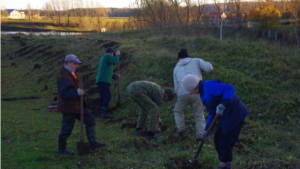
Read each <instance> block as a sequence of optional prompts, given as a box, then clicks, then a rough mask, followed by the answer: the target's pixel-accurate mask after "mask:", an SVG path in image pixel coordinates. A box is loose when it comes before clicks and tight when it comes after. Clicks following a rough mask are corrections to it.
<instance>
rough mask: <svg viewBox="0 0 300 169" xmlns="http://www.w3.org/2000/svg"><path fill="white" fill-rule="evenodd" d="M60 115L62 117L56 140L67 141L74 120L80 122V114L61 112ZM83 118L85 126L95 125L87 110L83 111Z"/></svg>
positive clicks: (92, 116)
mask: <svg viewBox="0 0 300 169" xmlns="http://www.w3.org/2000/svg"><path fill="white" fill-rule="evenodd" d="M61 114H62V115H63V118H62V127H61V131H60V134H59V136H58V138H59V139H67V138H68V137H69V136H70V135H71V133H72V130H73V128H74V124H75V120H76V119H77V120H79V121H80V114H75V113H65V112H62V113H61ZM83 118H84V124H85V125H86V126H94V125H95V124H96V121H95V117H94V115H93V114H92V113H91V112H90V111H89V109H87V108H85V109H84V113H83Z"/></svg>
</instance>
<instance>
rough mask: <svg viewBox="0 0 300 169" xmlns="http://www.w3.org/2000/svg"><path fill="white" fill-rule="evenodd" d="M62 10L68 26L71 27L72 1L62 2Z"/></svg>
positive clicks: (65, 0) (64, 0) (63, 0)
mask: <svg viewBox="0 0 300 169" xmlns="http://www.w3.org/2000/svg"><path fill="white" fill-rule="evenodd" d="M62 9H63V15H64V22H65V24H67V25H70V22H71V21H70V18H71V11H70V9H71V2H70V0H62Z"/></svg>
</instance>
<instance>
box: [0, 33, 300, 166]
mask: <svg viewBox="0 0 300 169" xmlns="http://www.w3.org/2000/svg"><path fill="white" fill-rule="evenodd" d="M109 46H110V47H114V48H118V49H120V50H121V60H120V73H121V80H120V90H121V107H117V108H116V109H114V110H112V114H113V115H114V116H115V117H117V118H116V119H114V120H104V119H100V118H98V117H97V118H96V123H97V125H96V132H97V139H98V140H99V141H101V142H105V143H106V144H107V147H105V148H102V149H98V150H95V151H93V152H92V153H91V154H90V155H88V156H78V155H75V156H73V157H64V156H60V155H58V153H57V137H58V134H59V130H60V127H61V114H60V113H59V112H52V111H50V110H48V108H47V107H48V105H49V102H50V101H52V100H53V98H54V97H55V96H56V91H57V87H56V76H57V75H58V72H59V70H60V69H61V67H62V66H63V64H64V61H63V59H64V57H65V56H66V55H67V54H70V53H73V54H75V55H77V56H78V57H79V59H80V60H82V61H83V64H82V65H80V66H79V69H78V71H77V72H78V73H79V74H82V75H83V80H84V84H83V86H84V89H85V91H86V92H87V94H88V95H89V98H87V101H88V103H89V106H90V109H91V110H92V112H93V113H94V114H95V115H96V116H97V115H98V114H97V101H98V93H97V86H96V85H95V76H96V73H97V64H98V61H99V59H100V57H101V56H102V55H103V53H104V49H105V48H106V47H109ZM181 48H187V49H188V50H189V53H190V56H191V57H201V58H203V59H204V60H207V61H209V62H211V63H212V65H213V66H214V71H213V72H211V73H205V74H204V75H203V78H204V79H216V78H217V79H220V80H222V81H224V82H226V83H231V84H233V85H234V86H235V87H236V91H237V94H238V95H239V96H240V98H241V99H242V100H243V102H244V103H245V105H246V106H247V108H248V109H249V111H250V115H248V116H247V118H246V122H245V125H244V127H243V129H242V132H241V135H240V138H239V142H238V143H237V144H236V146H235V147H234V155H233V156H234V157H233V158H234V161H233V168H235V169H258V168H272V169H283V168H285V169H286V168H288V169H295V168H300V161H299V159H300V145H299V141H300V136H299V132H300V118H299V112H300V106H299V105H300V99H299V98H300V91H299V89H300V88H299V86H300V80H299V77H300V69H299V64H300V58H299V56H300V53H299V50H297V48H294V47H282V46H281V45H280V44H278V43H273V42H267V41H264V40H259V39H255V38H248V39H242V38H237V36H236V37H234V38H232V39H231V37H226V38H224V39H223V41H219V40H218V38H214V37H213V36H209V35H208V36H191V37H189V36H179V35H176V36H175V35H173V36H164V35H157V36H152V35H149V36H148V34H147V35H145V33H143V32H123V33H111V34H101V35H97V34H92V35H84V36H42V35H40V36H34V35H22V34H15V35H2V36H1V99H2V100H1V135H2V143H1V144H2V145H1V151H2V157H1V162H2V164H1V167H2V168H57V169H59V168H76V167H81V168H136V169H139V168H168V169H171V168H172V169H173V168H197V167H198V168H216V165H217V163H218V157H217V153H216V152H215V149H214V145H213V138H211V139H210V140H209V141H208V142H206V143H205V145H204V147H203V148H202V150H201V153H200V155H199V157H198V166H195V164H192V163H189V161H188V160H191V159H192V158H193V156H194V155H195V151H196V150H197V148H198V146H199V145H198V144H197V143H196V141H195V139H194V137H193V133H194V130H195V129H194V120H193V116H192V112H191V109H187V110H186V111H185V115H186V124H187V126H189V128H188V135H189V137H188V139H186V140H184V141H182V142H180V141H179V139H178V136H177V134H175V133H174V127H175V123H174V117H173V103H174V100H173V101H172V102H166V103H164V104H163V105H162V107H161V119H162V120H163V122H164V127H163V132H162V133H163V137H162V138H159V139H158V140H156V141H151V142H149V141H146V140H144V139H142V138H135V137H134V135H133V132H134V129H135V124H136V119H137V115H138V107H137V105H136V104H135V103H133V102H132V101H131V100H129V99H128V98H127V97H126V96H125V95H124V91H125V89H126V86H127V85H128V84H129V83H131V82H133V81H137V80H148V81H153V82H155V83H157V84H160V85H162V86H163V87H173V77H172V73H173V68H174V66H175V65H176V62H177V52H178V51H179V50H180V49H181ZM115 71H117V67H115ZM117 84H118V83H117V81H114V82H113V84H112V92H113V96H114V97H113V99H112V102H111V104H110V106H111V107H114V106H115V105H116V101H117ZM79 124H80V123H79V122H76V124H75V128H74V130H73V133H72V135H71V136H70V138H69V139H68V149H71V150H75V151H76V142H78V141H79V137H80V125H79ZM211 137H213V135H212V136H211ZM85 140H86V139H85Z"/></svg>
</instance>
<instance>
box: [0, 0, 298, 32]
mask: <svg viewBox="0 0 300 169" xmlns="http://www.w3.org/2000/svg"><path fill="white" fill-rule="evenodd" d="M208 12H218V13H219V14H222V13H223V12H224V13H225V14H226V15H227V19H228V20H236V21H237V23H239V22H241V21H243V20H256V21H258V22H259V26H260V27H261V28H268V29H270V28H273V27H274V25H276V24H278V21H279V19H280V18H284V17H286V18H289V19H293V20H294V21H296V23H297V21H298V20H299V17H300V1H299V0H258V1H242V0H213V3H210V4H209V3H208V2H207V0H135V1H134V2H133V3H132V4H130V6H129V7H128V8H104V7H102V6H101V4H99V3H98V2H95V1H93V0H88V1H83V0H50V1H48V2H46V3H45V5H44V6H43V8H42V9H41V10H36V9H32V7H31V5H30V4H28V5H27V8H26V15H28V16H29V17H28V19H36V18H35V16H42V18H44V19H51V20H52V22H53V23H54V24H56V25H63V26H76V27H79V28H80V29H82V30H100V29H101V28H102V27H106V28H108V29H110V30H114V29H138V28H147V27H161V28H163V27H170V26H172V25H178V24H192V23H199V22H203V21H211V20H220V17H217V18H215V17H212V16H210V15H209V14H208ZM1 15H3V14H2V12H1ZM105 17H127V18H128V20H126V21H125V20H123V21H117V20H116V21H115V22H112V23H108V22H106V21H105V19H103V18H105Z"/></svg>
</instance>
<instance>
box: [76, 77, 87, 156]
mask: <svg viewBox="0 0 300 169" xmlns="http://www.w3.org/2000/svg"><path fill="white" fill-rule="evenodd" d="M79 88H80V89H82V88H83V87H82V76H81V75H79ZM83 122H84V116H83V96H80V123H81V126H80V127H81V129H80V141H79V142H77V151H78V154H79V155H80V156H81V155H85V154H89V153H90V144H89V143H85V142H84V131H83Z"/></svg>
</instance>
